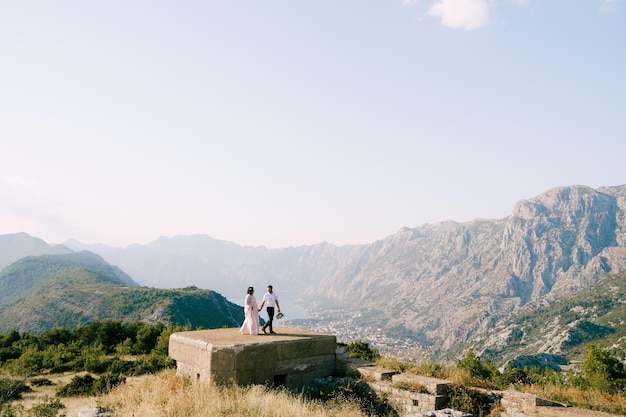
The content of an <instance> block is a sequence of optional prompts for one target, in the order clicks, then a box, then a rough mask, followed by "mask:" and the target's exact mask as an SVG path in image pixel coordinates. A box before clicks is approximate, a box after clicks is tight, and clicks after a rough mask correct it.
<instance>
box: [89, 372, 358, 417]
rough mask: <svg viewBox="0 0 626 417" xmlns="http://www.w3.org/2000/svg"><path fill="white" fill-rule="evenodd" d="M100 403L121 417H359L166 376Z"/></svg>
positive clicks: (288, 397)
mask: <svg viewBox="0 0 626 417" xmlns="http://www.w3.org/2000/svg"><path fill="white" fill-rule="evenodd" d="M99 403H100V404H101V405H102V406H104V407H106V408H109V409H111V410H114V411H116V412H117V415H118V416H119V417H133V416H137V417H139V416H151V417H161V416H162V417H209V416H210V417H216V416H240V417H246V416H250V417H252V416H254V417H288V416H301V417H331V416H336V417H363V416H364V414H363V413H362V412H361V411H360V409H359V408H358V406H357V405H355V404H350V403H346V402H341V401H339V402H334V403H331V404H329V403H326V404H320V403H317V402H312V401H307V400H304V399H302V398H298V397H296V396H294V395H293V394H289V393H288V392H286V391H278V390H269V389H267V388H266V387H263V386H251V387H239V386H229V387H216V386H215V385H213V384H205V383H201V382H198V381H191V380H189V379H188V378H184V377H181V376H178V375H176V372H175V371H172V370H170V371H164V372H162V373H160V374H158V375H155V376H150V377H148V378H146V379H144V380H143V381H141V382H138V383H133V384H125V385H122V386H119V387H117V388H116V389H114V390H113V391H111V392H110V393H109V394H108V395H106V396H104V397H102V398H101V399H100V400H99Z"/></svg>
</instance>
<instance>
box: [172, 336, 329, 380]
mask: <svg viewBox="0 0 626 417" xmlns="http://www.w3.org/2000/svg"><path fill="white" fill-rule="evenodd" d="M275 331H276V333H277V334H271V335H264V334H261V335H258V336H256V335H242V334H240V333H239V329H237V328H224V329H213V330H198V331H189V332H179V333H174V334H172V335H171V336H170V344H169V356H170V357H172V358H173V359H175V360H176V368H177V372H178V373H179V374H180V375H184V376H187V377H189V378H193V379H197V380H200V381H205V382H215V383H216V384H218V385H219V384H228V383H236V384H241V385H249V384H264V385H272V386H285V387H288V388H300V387H303V386H306V385H309V384H311V383H312V382H313V380H314V379H315V378H320V377H328V376H332V375H333V374H334V372H335V363H336V357H335V351H336V348H337V338H336V337H335V336H331V335H328V334H323V333H316V332H311V331H307V330H300V329H294V328H288V327H278V328H275Z"/></svg>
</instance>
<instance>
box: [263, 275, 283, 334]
mask: <svg viewBox="0 0 626 417" xmlns="http://www.w3.org/2000/svg"><path fill="white" fill-rule="evenodd" d="M266 303H267V316H268V317H269V320H268V321H267V322H266V323H265V325H264V326H263V328H262V329H261V330H263V333H265V334H267V332H266V331H265V329H266V328H267V327H269V328H270V334H276V333H275V332H274V328H273V327H272V323H273V322H274V307H275V306H276V307H278V312H279V313H280V304H279V303H278V296H277V295H276V293H274V288H273V287H272V286H271V285H268V286H267V292H266V293H265V295H264V296H263V302H262V303H261V307H260V308H259V310H263V306H264V305H265V304H266Z"/></svg>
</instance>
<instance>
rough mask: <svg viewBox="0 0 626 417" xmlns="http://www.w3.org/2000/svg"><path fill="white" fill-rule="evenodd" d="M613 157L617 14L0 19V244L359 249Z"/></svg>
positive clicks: (603, 170) (527, 6)
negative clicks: (171, 241) (174, 241)
mask: <svg viewBox="0 0 626 417" xmlns="http://www.w3.org/2000/svg"><path fill="white" fill-rule="evenodd" d="M625 155H626V1H625V0H612V1H609V0H604V1H602V0H525V1H523V0H415V1H410V0H405V1H401V0H396V1H393V0H370V1H363V0H358V1H356V0H352V1H351V0H345V1H337V0H330V1H326V0H317V1H292V0H281V1H272V0H269V1H258V0H254V1H246V0H242V1H208V0H207V1H176V2H175V1H158V0H150V1H140V0H138V1H116V0H112V1H111V0H107V1H83V0H80V1H79V0H75V1H63V0H62V1H37V0H32V1H18V0H14V1H13V0H11V1H8V0H0V234H5V233H14V232H20V231H24V232H27V233H29V234H31V235H34V236H37V237H41V238H43V239H44V240H46V241H48V242H51V243H58V242H62V241H64V240H66V239H68V238H75V239H78V240H80V241H82V242H84V243H96V242H100V243H105V244H108V245H112V246H127V245H129V244H132V243H140V244H144V243H148V242H150V241H152V240H154V239H156V238H157V237H159V236H162V235H165V236H175V235H180V234H183V235H186V234H208V235H210V236H212V237H214V238H217V239H224V240H229V241H233V242H236V243H239V244H242V245H254V246H257V245H265V246H268V247H286V246H292V245H294V246H295V245H303V244H315V243H319V242H322V241H327V242H330V243H334V244H338V245H343V244H350V243H370V242H373V241H375V240H378V239H383V238H384V237H386V236H388V235H390V234H393V233H395V232H396V231H397V230H399V229H400V228H401V227H403V226H408V227H415V226H419V225H421V224H423V223H433V222H438V221H442V220H456V221H460V222H465V221H469V220H471V219H474V218H502V217H505V216H507V215H509V214H510V212H511V210H512V209H513V206H514V204H515V203H516V202H517V201H518V200H520V199H527V198H531V197H534V196H536V195H538V194H540V193H542V192H543V191H546V190H548V189H550V188H552V187H555V186H560V185H574V184H582V185H588V186H591V187H594V188H595V187H599V186H604V185H621V184H624V183H626V171H625V170H624V156H625Z"/></svg>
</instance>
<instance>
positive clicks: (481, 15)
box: [428, 0, 489, 30]
mask: <svg viewBox="0 0 626 417" xmlns="http://www.w3.org/2000/svg"><path fill="white" fill-rule="evenodd" d="M428 14H429V15H430V16H435V17H438V18H439V19H441V24H442V25H444V26H448V27H451V28H461V29H466V30H472V29H477V28H480V27H483V26H485V25H486V24H487V22H488V21H489V4H488V3H487V2H486V1H485V0H437V2H436V3H435V4H433V6H432V7H431V8H430V10H428Z"/></svg>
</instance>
